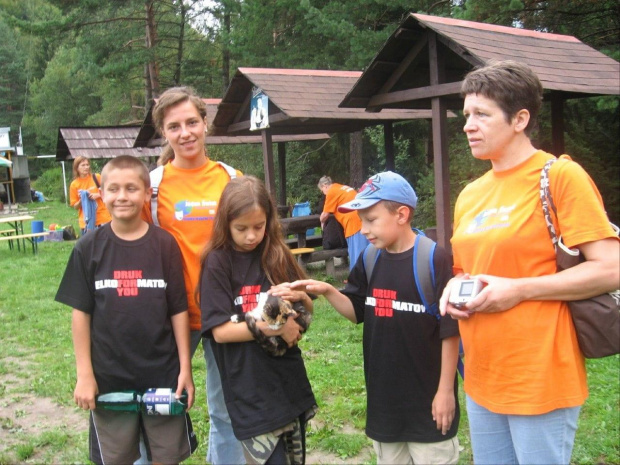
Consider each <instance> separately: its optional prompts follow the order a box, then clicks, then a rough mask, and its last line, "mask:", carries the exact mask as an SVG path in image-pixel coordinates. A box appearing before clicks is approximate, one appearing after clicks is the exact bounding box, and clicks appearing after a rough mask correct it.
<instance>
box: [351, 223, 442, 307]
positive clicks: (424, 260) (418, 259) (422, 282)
mask: <svg viewBox="0 0 620 465" xmlns="http://www.w3.org/2000/svg"><path fill="white" fill-rule="evenodd" d="M436 246H437V244H436V243H435V242H434V241H432V240H431V239H429V238H428V237H426V236H424V235H422V234H417V235H416V239H415V243H414V246H413V260H412V262H413V277H414V279H415V285H416V288H417V289H418V294H419V295H420V298H421V299H422V303H423V304H424V308H425V309H426V310H427V312H429V313H430V314H431V315H433V316H435V317H436V318H437V319H439V318H440V315H439V312H438V311H437V309H438V307H437V300H436V299H435V264H434V263H433V257H434V255H435V247H436ZM379 254H381V250H379V249H377V248H376V247H375V246H374V245H372V244H368V245H367V246H366V248H365V249H364V252H363V253H362V263H363V264H364V270H365V271H366V280H367V282H368V283H370V277H371V276H372V272H373V270H374V268H375V263H376V262H377V260H378V258H379Z"/></svg>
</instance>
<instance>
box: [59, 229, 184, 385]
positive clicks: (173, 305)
mask: <svg viewBox="0 0 620 465" xmlns="http://www.w3.org/2000/svg"><path fill="white" fill-rule="evenodd" d="M182 266H183V265H182V262H181V252H180V250H179V247H178V245H177V243H176V241H175V240H174V238H173V237H172V235H171V234H169V233H168V232H166V231H164V230H163V229H160V228H157V227H154V226H152V225H151V226H149V230H148V232H147V233H146V234H145V235H144V236H143V237H141V238H140V239H137V240H135V241H125V240H123V239H120V238H119V237H118V236H116V235H115V234H114V233H113V232H112V229H111V227H110V224H109V223H108V224H106V225H104V226H102V227H101V228H99V229H96V230H95V231H92V232H89V233H88V234H85V235H84V236H83V237H81V238H80V240H79V241H78V242H77V243H76V244H75V248H74V249H73V252H72V253H71V256H70V257H69V262H68V263H67V268H66V270H65V274H64V276H63V278H62V281H61V283H60V287H59V288H58V293H57V294H56V300H57V301H58V302H61V303H64V304H66V305H69V306H71V307H73V308H75V309H78V310H80V311H82V312H85V313H88V314H89V315H90V316H91V360H92V364H93V370H94V372H95V379H96V380H97V385H98V387H99V392H100V393H102V394H103V393H106V392H113V391H120V390H125V389H135V390H143V389H147V388H151V387H170V388H175V389H176V386H177V380H178V376H179V371H180V365H179V355H178V352H177V345H176V341H175V338H174V333H173V331H172V322H171V317H172V316H173V315H176V314H178V313H181V312H183V311H186V310H187V294H186V292H185V283H184V279H183V268H182Z"/></svg>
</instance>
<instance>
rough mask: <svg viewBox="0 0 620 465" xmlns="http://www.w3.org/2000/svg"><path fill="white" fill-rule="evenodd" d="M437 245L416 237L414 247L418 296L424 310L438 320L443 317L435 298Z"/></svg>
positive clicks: (424, 237) (426, 239)
mask: <svg viewBox="0 0 620 465" xmlns="http://www.w3.org/2000/svg"><path fill="white" fill-rule="evenodd" d="M436 247H437V244H436V243H435V242H434V241H433V240H431V239H429V238H428V237H426V236H422V235H420V234H418V235H416V238H415V244H414V246H413V277H414V279H415V285H416V287H417V289H418V294H420V298H421V299H422V303H423V304H424V308H426V311H427V312H429V313H430V314H431V315H433V316H435V318H437V319H438V320H439V319H440V318H441V315H440V314H439V312H438V311H437V310H438V308H437V300H436V298H435V264H434V263H433V259H434V256H435V248H436Z"/></svg>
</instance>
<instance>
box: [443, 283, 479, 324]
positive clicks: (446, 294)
mask: <svg viewBox="0 0 620 465" xmlns="http://www.w3.org/2000/svg"><path fill="white" fill-rule="evenodd" d="M468 278H469V274H467V273H465V274H462V273H461V274H459V275H457V276H455V277H454V278H452V279H451V280H450V281H448V284H446V287H445V288H444V290H443V292H442V294H441V298H440V299H439V313H441V315H442V316H444V315H450V316H451V317H452V318H453V319H455V320H466V319H468V318H469V315H470V313H471V312H469V311H467V310H466V309H463V308H458V307H455V306H454V305H452V304H451V303H450V301H449V299H450V292H452V287H453V286H458V281H460V280H461V279H468Z"/></svg>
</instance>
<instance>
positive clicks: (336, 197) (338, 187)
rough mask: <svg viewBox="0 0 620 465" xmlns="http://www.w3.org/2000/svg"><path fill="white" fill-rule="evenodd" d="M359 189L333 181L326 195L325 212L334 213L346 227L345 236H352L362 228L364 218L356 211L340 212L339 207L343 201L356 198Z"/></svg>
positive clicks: (343, 227)
mask: <svg viewBox="0 0 620 465" xmlns="http://www.w3.org/2000/svg"><path fill="white" fill-rule="evenodd" d="M356 194H357V191H356V190H355V189H353V188H352V187H349V186H344V185H342V184H337V183H333V184H332V185H331V186H330V187H329V189H328V191H327V195H326V196H325V206H324V207H323V212H324V213H333V214H334V216H335V217H336V221H338V223H340V224H341V225H342V229H344V237H351V236H352V235H353V234H355V233H356V232H359V230H360V229H362V220H360V217H359V215H358V214H357V212H356V211H352V212H349V213H340V212H339V211H338V207H339V206H340V205H342V204H343V203H347V202H349V201H351V200H353V199H354V198H355V195H356Z"/></svg>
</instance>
